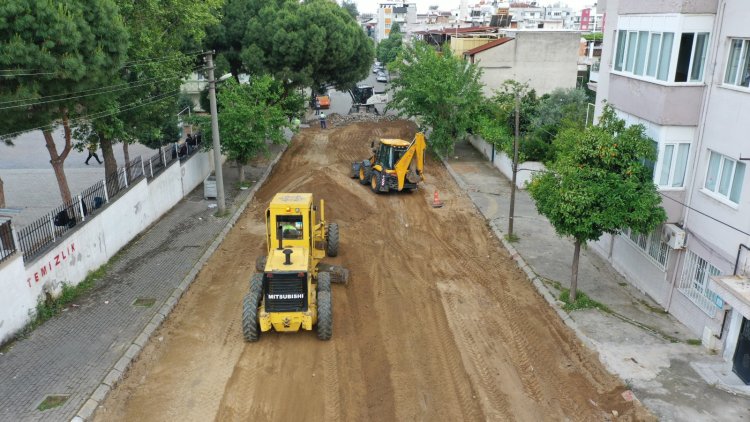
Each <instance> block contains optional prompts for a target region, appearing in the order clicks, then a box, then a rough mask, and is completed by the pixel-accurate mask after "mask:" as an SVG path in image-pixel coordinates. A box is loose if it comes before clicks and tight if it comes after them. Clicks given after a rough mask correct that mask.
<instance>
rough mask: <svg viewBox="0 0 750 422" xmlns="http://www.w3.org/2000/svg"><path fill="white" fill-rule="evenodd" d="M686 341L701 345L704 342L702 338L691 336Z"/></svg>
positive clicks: (693, 344)
mask: <svg viewBox="0 0 750 422" xmlns="http://www.w3.org/2000/svg"><path fill="white" fill-rule="evenodd" d="M685 343H687V344H689V345H691V346H700V345H701V344H703V342H702V341H701V340H700V339H697V338H689V339H687V341H686V342H685Z"/></svg>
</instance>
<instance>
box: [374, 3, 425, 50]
mask: <svg viewBox="0 0 750 422" xmlns="http://www.w3.org/2000/svg"><path fill="white" fill-rule="evenodd" d="M394 23H398V24H399V25H400V26H401V28H402V32H403V28H404V25H405V24H416V23H417V4H416V3H406V2H403V1H393V2H386V3H379V4H378V26H377V33H376V37H375V39H376V40H377V41H380V40H383V39H385V38H388V34H390V33H391V27H392V26H393V24H394Z"/></svg>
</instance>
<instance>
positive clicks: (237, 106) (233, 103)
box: [199, 75, 304, 182]
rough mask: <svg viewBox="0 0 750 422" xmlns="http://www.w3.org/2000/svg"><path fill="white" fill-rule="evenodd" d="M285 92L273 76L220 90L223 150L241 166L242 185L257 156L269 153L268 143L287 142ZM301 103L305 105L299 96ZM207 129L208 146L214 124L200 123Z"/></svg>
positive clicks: (229, 82) (225, 84)
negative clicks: (249, 166)
mask: <svg viewBox="0 0 750 422" xmlns="http://www.w3.org/2000/svg"><path fill="white" fill-rule="evenodd" d="M283 94H284V89H283V87H282V85H281V83H279V82H278V81H276V80H274V79H273V78H272V77H271V76H268V75H263V76H259V77H254V78H252V80H251V82H250V83H249V84H240V83H238V82H237V81H236V80H234V79H233V78H230V79H227V80H226V81H225V82H223V84H222V86H221V90H219V93H218V98H217V103H218V106H219V127H220V128H221V149H222V153H224V154H226V155H227V157H228V158H229V159H230V160H234V161H235V162H236V163H237V164H238V167H239V178H240V182H244V181H245V170H244V166H245V165H246V164H247V163H248V162H249V161H250V160H251V159H253V158H254V157H256V156H258V155H259V154H261V153H267V152H268V145H267V143H266V141H267V140H270V141H271V142H273V143H275V144H280V143H283V142H285V138H284V131H283V129H284V127H285V126H287V124H288V122H289V119H288V117H287V113H286V110H285V109H284V106H283V104H282V97H283ZM296 98H297V101H298V103H300V104H302V103H303V101H304V100H303V98H302V96H301V94H297V97H296ZM199 122H200V123H199V124H200V125H201V126H202V127H205V128H206V129H207V130H204V132H205V133H206V138H207V141H208V142H207V144H210V142H211V136H210V133H211V131H210V130H208V129H210V121H209V120H208V118H207V117H203V118H202V119H200V120H199Z"/></svg>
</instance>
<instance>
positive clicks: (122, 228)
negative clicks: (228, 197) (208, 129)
mask: <svg viewBox="0 0 750 422" xmlns="http://www.w3.org/2000/svg"><path fill="white" fill-rule="evenodd" d="M209 158H210V154H209V153H199V154H196V155H194V156H193V157H191V158H189V159H188V160H187V161H186V162H184V163H181V164H177V163H175V164H173V165H171V166H169V167H168V168H167V169H165V170H164V171H163V172H162V173H161V174H159V175H158V176H156V177H155V178H154V179H153V180H151V181H150V182H149V181H147V180H146V179H145V178H143V179H141V180H140V181H139V182H137V183H135V184H133V185H131V186H130V187H129V188H128V189H127V190H126V191H125V192H124V193H122V194H121V195H120V196H119V197H117V198H116V200H114V201H112V202H110V203H109V204H106V205H105V206H104V207H103V208H102V209H101V211H99V212H98V213H97V214H94V215H92V216H90V217H89V218H88V219H87V220H86V221H85V222H83V223H81V224H79V225H78V226H77V227H76V228H75V229H73V230H71V231H70V232H68V234H67V236H65V237H64V238H62V239H58V241H57V242H56V244H55V245H54V247H52V248H51V249H49V251H48V252H47V253H45V254H43V255H41V256H39V257H37V258H36V259H34V260H33V261H30V262H27V263H26V264H25V265H24V262H23V258H22V256H21V254H20V253H17V254H16V256H14V257H13V258H10V259H8V260H6V262H4V263H2V264H0V342H2V341H4V340H6V339H7V338H9V337H10V336H12V335H13V334H14V333H15V332H17V331H18V330H20V329H21V328H23V327H24V326H25V325H26V324H27V323H28V322H29V321H30V319H31V316H32V314H33V312H34V311H35V309H36V305H37V303H38V301H39V300H43V299H44V297H45V295H46V294H50V295H52V296H55V295H58V294H59V293H60V292H61V290H62V285H63V284H68V285H73V286H75V285H77V284H78V283H80V282H81V281H83V280H84V279H85V278H86V276H87V275H88V274H89V272H91V271H93V270H95V269H97V268H99V267H100V266H102V265H103V264H105V263H106V262H107V261H109V259H110V258H112V257H113V256H114V255H115V254H116V253H117V252H118V251H119V250H120V249H121V248H122V247H123V246H125V245H127V244H128V242H130V241H131V240H133V238H135V237H136V236H137V235H138V234H139V233H140V232H142V231H143V230H144V229H145V228H147V227H148V226H149V225H151V224H152V223H153V222H155V221H156V220H158V219H159V217H161V216H162V215H163V214H164V213H165V212H166V211H168V210H169V209H170V208H171V207H173V206H174V205H175V204H176V203H177V202H179V201H180V199H181V198H182V197H183V196H184V195H186V194H187V193H189V192H190V191H191V190H192V189H194V188H195V187H196V186H198V185H199V184H200V182H202V181H203V179H204V178H205V177H206V175H207V174H208V172H209V171H210V164H209ZM186 189H187V190H186Z"/></svg>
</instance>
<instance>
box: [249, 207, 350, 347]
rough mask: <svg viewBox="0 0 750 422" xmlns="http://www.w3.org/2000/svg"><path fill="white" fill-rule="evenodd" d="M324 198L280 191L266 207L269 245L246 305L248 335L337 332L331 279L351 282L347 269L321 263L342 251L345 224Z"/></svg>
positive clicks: (326, 335) (325, 337)
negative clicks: (330, 214)
mask: <svg viewBox="0 0 750 422" xmlns="http://www.w3.org/2000/svg"><path fill="white" fill-rule="evenodd" d="M324 206H325V204H324V201H323V200H321V201H320V206H319V207H317V206H315V204H314V202H313V195H312V194H311V193H277V194H276V195H275V196H274V197H273V199H272V200H271V203H270V205H269V207H268V209H267V210H266V246H267V251H266V253H265V254H264V255H261V256H260V257H258V259H257V260H256V263H255V266H256V270H257V271H258V273H256V274H254V275H253V276H252V278H251V280H250V289H249V292H248V294H247V295H246V296H245V299H244V301H243V308H242V331H243V334H244V337H245V340H247V341H250V342H254V341H257V340H258V339H259V336H260V334H261V333H262V332H266V331H269V330H275V331H278V332H290V331H299V330H308V331H310V330H313V328H315V329H316V331H317V336H318V338H319V339H321V340H328V339H330V338H331V335H332V330H333V307H332V306H333V304H332V298H331V293H332V291H331V282H340V283H346V281H347V280H348V276H349V273H348V271H347V270H346V269H344V268H342V267H338V266H333V265H325V264H323V263H321V260H323V259H324V258H325V257H326V256H328V257H334V256H336V255H338V251H339V228H338V225H337V224H336V223H328V222H326V219H325V211H324Z"/></svg>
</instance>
